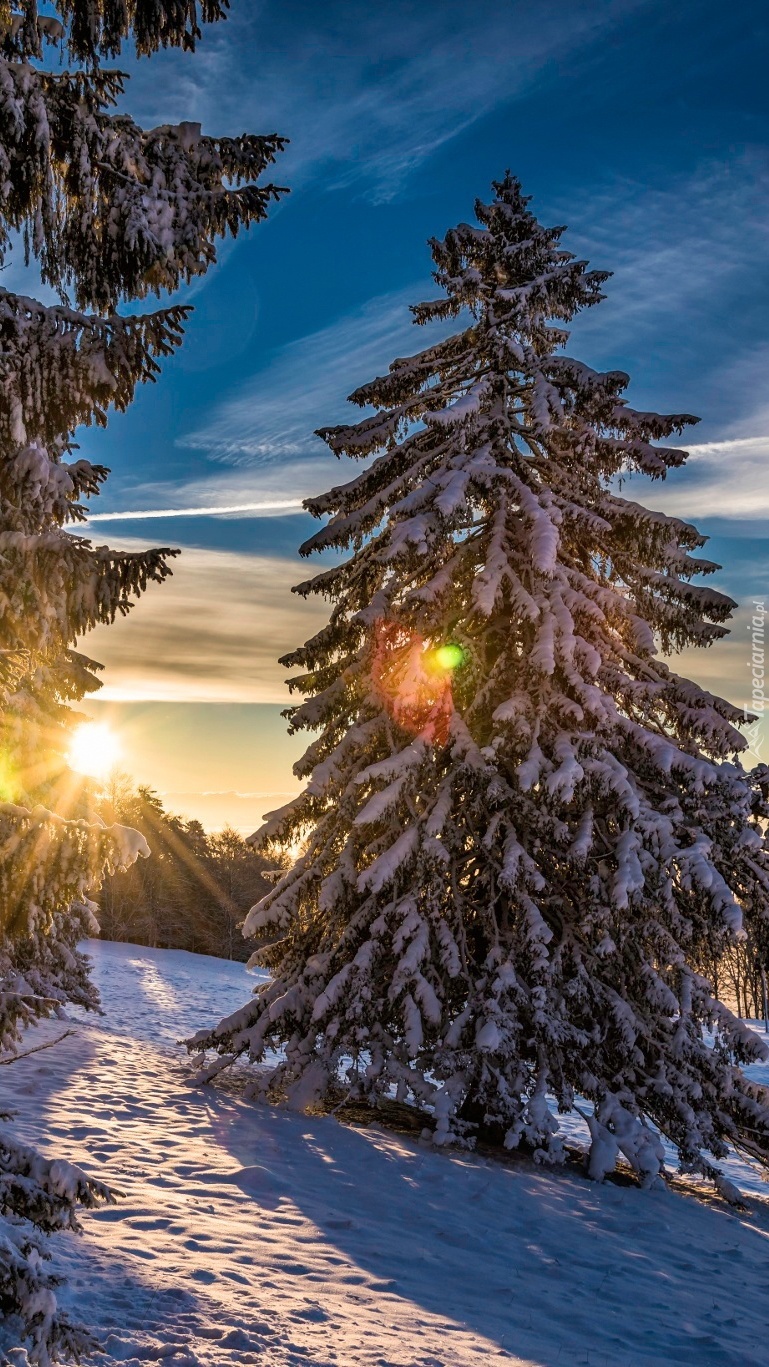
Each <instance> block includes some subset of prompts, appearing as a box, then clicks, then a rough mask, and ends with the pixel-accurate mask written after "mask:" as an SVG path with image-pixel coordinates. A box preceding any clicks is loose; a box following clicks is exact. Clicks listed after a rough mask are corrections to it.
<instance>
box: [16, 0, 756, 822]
mask: <svg viewBox="0 0 769 1367" xmlns="http://www.w3.org/2000/svg"><path fill="white" fill-rule="evenodd" d="M735 15H737V18H738V22H736V21H735ZM768 35H769V17H767V14H766V11H765V9H764V7H763V6H759V4H758V3H755V4H752V3H749V2H747V0H743V3H741V4H740V6H739V7H738V8H736V9H735V7H729V6H724V5H723V4H722V3H710V2H709V0H698V3H696V4H693V3H688V4H687V3H686V2H685V0H684V3H681V4H678V5H676V6H671V5H670V4H669V3H668V2H667V0H602V2H600V3H599V0H570V3H569V5H558V6H556V5H555V4H553V3H543V2H542V0H513V3H503V4H500V3H498V0H496V2H495V3H489V2H488V0H473V3H470V0H422V3H420V4H410V3H403V0H390V2H389V3H388V4H387V5H386V6H381V7H378V8H374V7H372V6H371V5H370V4H368V3H363V0H354V2H353V0H349V2H348V3H339V0H331V2H330V3H328V4H325V5H323V6H318V5H317V4H314V3H285V0H283V2H282V3H278V2H277V0H263V2H258V3H252V0H233V9H232V15H231V18H230V19H229V20H228V21H227V22H226V23H224V24H222V25H219V26H217V27H215V28H212V29H210V30H208V31H207V32H206V35H205V39H204V42H203V43H202V44H201V46H200V47H199V50H198V52H197V54H195V55H194V56H190V55H182V54H179V53H171V54H168V53H162V54H160V55H159V56H158V57H155V58H153V59H151V61H149V62H143V63H141V64H138V65H137V64H133V66H131V65H130V64H129V69H130V70H131V71H132V73H133V75H132V81H131V83H130V85H129V91H128V97H127V100H126V104H127V107H128V108H130V109H131V111H132V112H133V113H134V114H135V116H136V117H138V118H140V119H141V121H142V122H144V123H145V124H146V125H151V124H155V123H161V122H168V121H176V120H179V119H192V120H200V121H201V122H202V123H203V127H204V131H207V132H212V133H236V132H241V131H252V132H271V131H279V132H281V133H285V134H287V135H288V136H289V137H290V138H291V140H292V141H291V146H290V148H289V149H288V151H287V152H286V153H285V154H284V155H283V156H282V158H281V159H280V161H279V163H278V165H277V166H276V168H275V177H274V178H275V179H276V181H278V182H279V183H282V184H286V185H289V186H290V187H291V195H290V196H289V197H287V198H286V199H285V200H284V201H283V202H282V203H281V204H280V206H279V207H278V208H277V209H276V210H274V211H273V213H272V215H271V217H270V220H269V221H268V222H267V223H266V224H264V225H262V226H261V227H258V228H256V229H254V230H253V231H252V232H251V233H250V234H248V235H247V236H244V237H243V238H240V239H238V241H237V242H236V243H227V244H225V245H224V247H223V249H222V252H221V254H220V264H219V265H218V267H216V268H215V269H214V270H213V271H212V272H211V273H210V275H209V277H208V278H207V279H206V281H205V282H204V283H203V284H199V285H198V286H196V287H195V288H194V289H191V290H189V291H186V292H185V293H184V294H183V295H182V296H181V297H183V298H187V299H189V300H190V301H191V302H192V303H193V304H194V305H195V314H194V315H193V317H192V320H191V322H190V325H189V329H188V336H187V342H186V344H185V346H184V348H183V349H182V351H181V353H180V354H179V355H178V356H177V357H176V358H174V359H173V360H172V361H170V362H168V363H167V364H166V365H165V367H164V371H163V375H162V376H161V379H160V381H159V383H158V384H157V385H154V386H148V387H146V388H145V389H144V390H143V391H142V392H141V394H140V396H139V398H138V400H137V401H136V403H135V404H134V405H133V407H132V409H131V410H130V412H129V413H128V414H126V415H125V416H123V417H118V418H113V419H112V420H111V421H110V424H109V428H108V430H107V431H106V433H91V432H87V433H85V434H84V436H83V442H82V445H83V448H84V451H85V452H86V453H87V454H89V455H92V456H93V457H94V458H98V459H99V460H101V461H104V462H105V463H106V464H108V465H110V466H111V467H112V470H113V474H112V477H111V480H110V482H109V483H108V485H107V488H106V491H105V493H104V495H103V497H102V499H101V500H100V507H99V512H108V513H120V514H124V513H126V512H136V511H138V510H150V511H152V510H162V509H169V510H171V509H176V510H178V509H188V508H203V509H212V508H216V507H222V506H232V505H241V504H252V503H289V504H290V503H292V502H293V503H296V502H297V501H298V500H299V499H301V497H303V496H304V495H306V494H309V493H311V492H317V491H318V490H320V489H322V488H324V487H326V485H327V484H328V483H329V481H333V482H337V481H338V480H339V478H340V475H341V476H343V475H344V473H345V472H344V471H340V468H339V465H338V463H337V462H336V461H335V460H333V459H331V458H330V457H329V456H328V454H327V453H326V451H325V448H324V447H323V445H322V443H320V442H319V441H318V440H317V439H316V438H314V437H313V436H312V432H313V429H314V428H315V427H317V426H319V425H320V424H322V423H331V422H334V421H338V420H340V419H342V418H344V416H345V395H346V394H348V393H349V392H350V391H351V390H352V389H353V388H354V387H355V386H356V385H358V384H360V383H362V382H363V381H365V380H367V379H369V378H371V376H372V375H373V374H374V373H376V372H378V371H381V370H382V369H383V368H386V366H387V365H388V364H389V362H390V360H391V359H392V358H393V357H394V356H396V355H399V354H404V352H407V351H408V349H409V348H413V349H417V347H418V346H419V345H421V344H422V343H423V339H424V334H423V333H421V332H420V333H419V334H415V332H414V329H413V328H412V326H411V324H410V318H409V314H408V310H407V305H408V303H409V302H416V301H417V300H419V299H420V298H423V297H430V294H431V291H432V289H433V288H434V287H433V286H432V282H431V280H430V265H431V262H430V256H429V251H428V248H427V246H426V239H427V238H428V237H430V236H431V235H440V234H442V233H443V232H444V231H445V230H446V229H447V228H448V227H450V226H451V225H453V224H454V223H456V222H458V221H460V220H462V219H468V218H470V217H471V215H472V205H473V200H474V198H475V197H476V196H478V195H480V196H481V197H484V196H486V195H487V194H488V189H489V183H490V181H491V179H492V178H494V177H498V176H500V175H501V174H502V173H503V172H504V170H505V168H506V167H510V168H511V169H512V170H513V171H514V172H515V173H516V174H517V175H519V176H520V178H521V180H522V181H523V184H524V187H525V189H526V190H527V191H528V192H529V193H530V194H531V195H533V197H534V208H535V210H536V211H537V212H538V214H539V216H540V217H541V218H542V220H543V221H545V222H561V223H567V224H568V225H569V232H568V235H567V237H566V245H567V246H570V247H571V249H572V250H574V251H576V252H578V253H579V254H580V255H585V256H587V257H589V259H590V261H591V263H592V264H593V265H594V266H595V267H599V268H603V269H609V270H613V271H614V276H613V279H612V280H611V281H609V283H608V286H607V294H608V299H607V301H606V302H605V303H604V304H602V305H600V306H599V308H598V309H596V310H593V311H592V312H591V314H590V315H589V316H588V317H586V318H585V319H584V320H580V321H579V322H578V323H577V324H576V325H575V328H574V331H573V335H572V341H571V343H570V350H571V351H572V353H574V354H578V355H580V356H581V357H582V358H583V359H585V360H587V361H588V362H590V363H592V364H595V365H605V366H612V367H620V368H624V369H626V370H628V371H629V372H630V374H631V376H632V386H631V390H630V395H631V399H632V400H633V401H634V402H636V403H638V404H639V405H640V406H643V407H655V408H659V409H661V410H663V411H664V410H670V409H672V410H676V411H681V410H683V411H691V412H694V413H698V414H700V415H701V418H702V422H701V424H700V426H699V427H698V428H697V429H696V432H695V433H694V434H693V436H692V441H693V442H695V443H696V445H695V449H694V453H693V456H692V461H691V465H690V468H688V469H687V470H686V472H683V473H681V474H678V475H675V476H674V477H673V480H672V481H671V482H670V483H669V485H668V487H667V488H665V489H663V488H661V487H660V486H658V485H654V486H648V487H647V488H642V487H641V486H640V485H639V486H638V488H636V489H634V492H633V496H634V497H636V498H639V499H642V500H643V501H645V502H647V503H648V504H649V505H650V506H657V507H666V508H670V509H671V510H675V511H676V512H679V513H681V514H683V515H684V516H687V517H690V518H692V519H693V520H697V521H698V522H699V524H700V525H702V526H703V528H704V529H705V530H707V531H710V532H711V533H712V536H713V542H712V544H711V547H710V551H711V552H712V554H713V555H714V557H715V558H716V559H719V560H720V561H722V562H723V564H724V566H725V570H724V573H723V575H722V576H721V581H720V582H721V586H722V587H724V588H725V589H726V590H727V591H731V592H732V593H733V594H734V596H735V597H737V598H739V599H740V601H741V604H749V602H750V600H751V598H752V597H761V596H763V594H764V593H765V592H767V593H769V556H768V555H767V551H768V550H769V543H767V539H766V537H767V532H766V528H767V525H768V524H767V516H768V515H769V391H768V387H767V371H768V370H769V327H768V326H767V318H769V310H768V309H767V305H768V304H769V280H768V278H767V266H766V262H767V260H768V259H769V101H768V100H767V96H766V93H765V91H766V80H765V60H766V49H767V36H768ZM7 283H11V282H10V280H8V281H7ZM309 525H310V519H308V518H307V517H306V515H304V514H303V513H298V512H296V511H295V510H292V509H290V508H289V509H283V510H280V509H279V510H275V509H272V510H265V511H263V512H258V511H256V512H251V513H249V514H247V515H241V516H233V515H227V516H221V515H219V516H217V515H212V514H210V513H209V514H198V515H197V516H195V517H171V516H165V517H152V518H145V519H138V518H128V519H124V520H119V521H118V520H115V521H105V522H103V523H99V522H94V524H93V529H92V530H93V534H94V536H95V537H97V538H98V539H101V538H102V536H103V537H104V539H107V538H109V540H110V541H111V542H113V543H114V542H115V541H117V540H119V539H121V540H122V539H128V540H130V541H131V542H133V543H136V541H137V540H140V541H141V542H142V543H143V544H161V545H162V544H167V545H176V546H181V547H182V549H183V551H184V555H183V556H182V557H181V559H180V560H179V561H178V562H177V568H176V572H175V577H174V581H173V583H172V584H171V585H170V587H162V588H159V589H156V591H155V592H152V591H150V592H149V593H148V594H147V595H146V597H145V598H144V599H143V600H142V602H141V603H140V604H139V606H138V607H137V609H136V610H135V612H134V613H132V614H131V616H130V618H128V619H127V620H125V621H123V622H120V623H118V624H117V625H116V626H115V627H114V628H110V629H109V630H105V631H100V632H97V633H96V634H95V635H94V636H93V637H91V638H89V640H88V641H86V642H84V643H83V644H84V647H85V648H86V649H87V650H89V652H92V653H93V654H94V655H95V656H96V658H100V659H102V660H103V661H104V662H105V664H106V665H107V671H106V676H105V685H106V686H105V690H104V695H105V699H106V700H105V701H102V702H100V703H98V704H93V705H92V706H91V710H92V711H93V712H94V714H96V713H97V712H98V715H99V716H100V717H103V716H104V715H105V714H108V715H110V716H111V717H112V719H113V721H114V723H115V725H116V726H118V727H120V728H121V729H123V730H124V733H125V737H126V743H127V744H126V748H127V753H126V759H125V763H126V767H127V768H129V769H131V770H132V771H133V772H134V773H135V774H136V776H137V777H138V778H140V779H141V780H142V781H147V782H150V783H151V784H152V785H153V786H154V787H156V788H157V789H159V790H160V791H162V792H166V793H169V794H170V795H171V796H170V797H169V803H170V805H171V806H176V807H177V808H180V809H183V810H186V811H190V812H193V811H194V812H195V813H199V814H200V815H202V816H203V817H204V818H205V819H207V820H208V821H209V822H210V823H211V824H220V822H221V821H223V820H225V819H226V817H227V816H228V815H229V816H230V819H232V820H233V821H234V823H235V824H237V825H240V826H242V827H244V828H245V827H248V826H253V825H256V824H257V823H258V819H259V816H260V814H261V812H262V811H263V810H264V809H265V806H267V805H269V803H270V801H272V799H273V798H275V799H276V800H284V799H282V798H281V797H279V795H280V794H284V793H288V792H290V791H293V789H294V787H295V784H294V781H293V779H292V777H291V773H290V765H291V762H292V760H293V758H295V756H296V754H297V753H298V745H297V743H296V742H295V741H289V740H288V739H285V738H283V735H282V731H281V728H282V727H283V722H282V721H281V720H280V718H279V707H280V704H281V702H283V704H284V705H285V702H286V701H287V698H286V694H285V688H284V685H283V683H282V677H283V672H282V671H281V669H280V667H279V666H277V664H276V662H275V661H276V657H277V656H278V655H279V654H280V653H281V651H282V650H286V649H288V648H289V647H290V646H291V645H292V644H294V643H295V642H296V641H298V640H301V639H304V637H305V636H306V635H307V634H308V633H309V631H310V630H312V628H313V626H314V624H315V622H316V621H317V619H318V613H319V612H320V613H322V611H323V610H322V608H320V609H319V608H318V607H317V606H312V605H311V606H310V607H308V606H307V605H305V604H303V603H302V602H300V601H299V600H297V599H296V598H292V597H291V595H290V594H289V592H288V590H289V587H290V585H291V584H292V583H293V582H296V581H297V579H298V578H301V577H303V575H304V574H305V573H306V571H305V570H303V569H302V568H301V567H300V566H299V565H298V563H297V559H296V554H295V548H296V546H297V545H298V544H299V542H300V541H301V540H302V539H303V537H304V536H305V535H306V534H307V530H308V526H309ZM746 661H747V649H746V641H745V619H744V616H740V618H739V619H738V621H737V624H736V627H735V633H734V635H733V638H732V639H731V640H730V642H729V643H728V644H725V645H722V646H719V647H718V648H717V649H716V650H714V651H711V652H708V653H707V654H705V655H703V656H702V657H701V658H696V659H694V658H692V659H689V657H687V660H686V662H685V663H686V668H687V671H688V672H690V673H693V674H695V675H696V676H697V677H700V678H702V679H704V680H706V681H707V682H709V683H712V684H713V685H714V686H718V687H719V688H720V689H722V690H728V691H729V692H730V695H731V696H732V697H733V698H734V700H735V701H736V702H740V703H742V702H743V701H744V699H743V697H742V693H743V692H745V686H746V679H747V663H746ZM746 696H747V695H746ZM229 790H232V791H233V793H237V794H239V796H237V797H236V796H231V797H227V796H219V797H210V796H207V797H202V796H201V794H211V793H218V794H226V793H227V792H228V791H229ZM243 794H245V796H243Z"/></svg>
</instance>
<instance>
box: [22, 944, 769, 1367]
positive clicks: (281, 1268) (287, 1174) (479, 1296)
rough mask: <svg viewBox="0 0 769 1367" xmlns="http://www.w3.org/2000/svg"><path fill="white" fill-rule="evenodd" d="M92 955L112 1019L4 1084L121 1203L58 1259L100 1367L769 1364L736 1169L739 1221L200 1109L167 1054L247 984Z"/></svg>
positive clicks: (753, 1232) (765, 1277)
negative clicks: (112, 1365)
mask: <svg viewBox="0 0 769 1367" xmlns="http://www.w3.org/2000/svg"><path fill="white" fill-rule="evenodd" d="M90 952H91V953H92V954H93V957H94V960H95V971H96V978H97V981H98V983H99V987H100V989H101V992H102V997H103V1002H104V1006H105V1009H106V1012H107V1014H106V1016H105V1017H103V1018H102V1019H100V1020H96V1021H88V1022H85V1023H80V1022H78V1023H77V1025H76V1027H75V1030H76V1033H75V1034H74V1035H73V1036H71V1037H69V1038H68V1039H65V1040H63V1041H62V1042H61V1043H59V1044H57V1045H56V1046H55V1047H54V1048H52V1049H50V1050H46V1051H44V1052H41V1053H37V1054H33V1055H32V1056H31V1057H29V1058H26V1059H22V1060H20V1061H19V1062H18V1063H16V1064H14V1065H13V1066H12V1067H10V1068H4V1069H3V1078H2V1081H3V1084H4V1089H3V1091H4V1095H3V1104H4V1105H5V1104H7V1105H9V1106H12V1107H14V1108H15V1109H16V1110H17V1112H18V1117H17V1120H16V1122H15V1130H16V1133H17V1134H18V1135H19V1137H22V1136H23V1137H25V1138H27V1139H29V1140H31V1141H34V1142H35V1143H36V1144H37V1145H38V1146H39V1147H41V1148H42V1149H44V1150H45V1151H48V1152H50V1153H52V1154H59V1155H62V1156H65V1157H67V1158H70V1159H73V1160H75V1161H77V1162H79V1163H81V1164H82V1165H83V1166H84V1167H86V1168H88V1169H89V1170H91V1171H93V1172H95V1173H98V1175H99V1176H105V1177H107V1178H108V1179H109V1180H110V1181H111V1182H112V1183H113V1184H114V1186H115V1187H117V1188H120V1190H121V1191H122V1192H123V1193H124V1199H122V1200H121V1201H120V1203H119V1204H118V1205H117V1206H114V1207H108V1208H107V1209H105V1210H103V1211H102V1212H100V1213H94V1214H92V1215H88V1216H86V1217H85V1224H86V1233H85V1235H84V1236H83V1237H82V1238H76V1237H75V1236H72V1235H61V1236H58V1237H57V1238H56V1239H55V1240H54V1241H53V1244H54V1246H55V1247H56V1250H57V1252H56V1266H57V1267H58V1268H59V1269H60V1270H61V1271H62V1272H63V1273H64V1275H66V1276H67V1278H68V1279H69V1280H68V1285H67V1286H66V1287H65V1288H63V1290H62V1293H61V1294H62V1299H63V1300H64V1301H65V1303H67V1304H68V1305H69V1306H70V1307H71V1308H72V1311H73V1313H75V1314H76V1315H77V1316H78V1317H80V1318H82V1319H84V1320H86V1321H87V1322H88V1323H90V1324H91V1325H92V1326H93V1327H94V1329H95V1330H96V1332H97V1333H98V1334H99V1336H100V1338H101V1340H102V1342H103V1345H104V1351H103V1352H102V1353H99V1354H97V1355H96V1357H95V1359H94V1362H98V1363H100V1364H104V1363H107V1362H113V1361H117V1362H121V1363H123V1364H124V1365H128V1364H131V1367H143V1364H146V1363H148V1362H149V1363H152V1362H163V1363H168V1364H170V1367H192V1365H193V1364H197V1365H199V1367H235V1364H246V1363H260V1364H264V1367H268V1365H269V1367H287V1364H305V1363H314V1364H335V1365H339V1367H346V1364H350V1365H351V1367H353V1365H354V1367H396V1365H397V1367H455V1365H458V1364H475V1363H478V1364H481V1363H486V1362H500V1363H503V1362H507V1363H518V1364H521V1363H525V1364H537V1367H576V1365H577V1364H586V1365H587V1364H589V1365H590V1367H636V1364H638V1365H639V1367H640V1365H641V1364H644V1367H653V1365H654V1364H666V1365H667V1364H678V1363H692V1364H698V1367H709V1364H719V1367H731V1365H733V1367H748V1365H749V1364H765V1363H766V1362H767V1360H769V1347H767V1343H769V1296H768V1295H767V1292H768V1290H769V1200H765V1199H764V1196H763V1192H764V1190H766V1191H767V1196H768V1197H769V1189H764V1188H762V1185H761V1183H760V1181H758V1180H757V1179H755V1177H752V1176H751V1175H750V1174H749V1172H747V1170H745V1169H743V1168H742V1167H741V1166H740V1165H739V1164H734V1165H731V1166H730V1169H729V1170H730V1175H731V1176H732V1177H734V1178H735V1180H737V1181H739V1182H741V1184H742V1186H743V1188H745V1187H747V1186H751V1187H752V1189H753V1191H754V1193H755V1195H754V1197H753V1198H752V1199H751V1206H752V1209H751V1211H750V1213H748V1214H743V1215H740V1214H738V1213H735V1212H734V1211H733V1210H732V1209H731V1208H729V1207H727V1206H725V1205H724V1204H723V1203H722V1202H720V1201H717V1200H700V1199H697V1198H696V1197H695V1196H692V1195H682V1194H680V1193H679V1192H677V1191H671V1190H661V1191H654V1192H642V1191H640V1190H638V1189H637V1188H634V1187H631V1186H617V1185H611V1184H605V1185H603V1186H600V1187H598V1186H594V1185H592V1184H591V1183H589V1182H587V1181H586V1180H585V1179H582V1178H581V1177H580V1176H579V1175H578V1174H576V1173H575V1172H573V1171H555V1172H553V1171H547V1172H544V1171H541V1170H539V1169H537V1168H535V1167H534V1166H533V1165H530V1164H528V1163H526V1162H519V1163H516V1164H515V1165H513V1166H509V1167H508V1166H504V1165H501V1164H498V1163H496V1162H493V1161H486V1160H484V1159H482V1158H478V1157H474V1156H468V1155H462V1154H457V1153H445V1152H436V1151H434V1150H432V1149H431V1147H430V1146H428V1145H423V1144H417V1143H411V1142H409V1141H407V1140H404V1139H401V1138H400V1137H397V1136H394V1135H393V1134H390V1133H387V1132H386V1131H384V1130H381V1129H379V1128H377V1127H371V1128H369V1129H352V1128H349V1127H345V1126H343V1125H340V1124H339V1123H337V1121H335V1120H334V1119H333V1118H330V1117H327V1118H315V1117H313V1118H307V1117H304V1116H299V1115H296V1114H292V1113H289V1112H287V1111H283V1110H280V1109H276V1108H274V1107H269V1106H264V1105H254V1104H250V1105H249V1104H246V1103H244V1102H242V1101H240V1100H239V1099H238V1098H237V1096H232V1095H230V1094H229V1093H227V1092H217V1091H216V1090H213V1089H211V1088H194V1087H192V1086H191V1085H190V1081H189V1072H188V1065H187V1063H186V1059H185V1056H184V1054H183V1051H181V1050H180V1049H179V1048H178V1047H177V1046H176V1044H175V1041H176V1039H177V1038H178V1037H180V1036H182V1035H185V1034H188V1033H190V1032H191V1031H193V1030H194V1029H197V1028H199V1027H200V1026H202V1025H205V1024H206V1023H207V1022H208V1021H213V1020H215V1019H217V1018H218V1017H219V1016H220V1015H221V1014H222V1013H224V1012H226V1011H229V1010H231V1009H232V1008H233V1007H234V1006H236V1005H238V1004H240V1003H241V1002H242V1001H243V999H244V991H245V992H247V990H248V985H249V980H248V978H247V976H246V974H245V971H244V969H243V967H242V965H239V964H230V963H226V962H224V961H222V960H218V959H208V958H203V957H200V956H197V955H192V954H185V953H181V952H171V951H164V950H149V949H144V948H140V947H138V946H132V945H116V944H109V943H100V942H92V944H91V945H90ZM61 1030H62V1026H61V1024H60V1023H57V1024H51V1023H48V1024H46V1025H45V1026H44V1027H41V1028H39V1029H38V1030H37V1031H35V1032H32V1033H31V1034H30V1036H29V1037H28V1046H29V1045H31V1044H33V1043H37V1042H39V1041H40V1040H42V1039H43V1038H47V1037H53V1036H55V1035H56V1034H60V1033H61Z"/></svg>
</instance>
